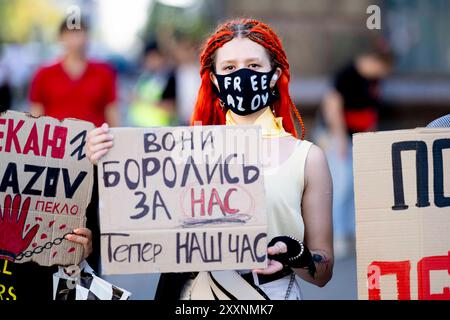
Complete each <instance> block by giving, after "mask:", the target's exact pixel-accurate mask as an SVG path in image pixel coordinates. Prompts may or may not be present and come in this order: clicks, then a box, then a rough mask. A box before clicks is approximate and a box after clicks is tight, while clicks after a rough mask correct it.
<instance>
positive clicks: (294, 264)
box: [268, 236, 316, 276]
mask: <svg viewBox="0 0 450 320" xmlns="http://www.w3.org/2000/svg"><path fill="white" fill-rule="evenodd" d="M278 241H281V242H284V243H285V244H286V246H287V252H286V253H281V254H274V255H270V254H269V255H268V258H269V259H272V260H276V261H278V262H281V263H282V264H283V265H285V266H288V267H291V268H308V270H309V273H310V274H311V275H312V276H313V275H314V273H315V272H316V266H315V264H314V260H313V258H312V254H311V251H309V249H308V247H307V246H306V245H305V244H304V243H303V242H302V241H300V240H298V239H295V238H293V237H291V236H280V237H275V238H273V239H272V240H271V241H270V242H269V244H268V246H269V247H271V246H273V245H275V243H277V242H278Z"/></svg>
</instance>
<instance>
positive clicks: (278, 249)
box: [253, 241, 287, 274]
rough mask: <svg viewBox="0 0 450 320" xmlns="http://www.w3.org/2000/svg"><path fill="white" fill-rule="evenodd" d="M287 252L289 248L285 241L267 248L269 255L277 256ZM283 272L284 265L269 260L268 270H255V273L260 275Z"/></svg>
mask: <svg viewBox="0 0 450 320" xmlns="http://www.w3.org/2000/svg"><path fill="white" fill-rule="evenodd" d="M286 252H287V246H286V244H285V243H284V242H283V241H278V242H276V243H275V244H274V245H273V246H272V247H269V248H267V253H268V255H276V254H281V253H286ZM281 270H283V264H282V263H281V262H279V261H276V260H272V259H268V265H267V268H264V269H254V270H253V272H255V273H258V274H273V273H277V272H278V271H281Z"/></svg>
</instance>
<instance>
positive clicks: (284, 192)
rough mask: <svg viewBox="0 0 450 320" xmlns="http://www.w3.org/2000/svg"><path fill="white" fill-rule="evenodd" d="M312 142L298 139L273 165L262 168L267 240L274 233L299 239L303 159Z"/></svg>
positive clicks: (301, 220)
mask: <svg viewBox="0 0 450 320" xmlns="http://www.w3.org/2000/svg"><path fill="white" fill-rule="evenodd" d="M311 146H312V143H311V142H309V141H306V140H299V141H298V142H297V145H296V146H295V148H294V151H293V152H292V154H291V155H290V156H289V157H288V158H287V159H286V160H285V161H284V162H282V163H281V164H280V165H279V166H278V167H277V168H270V169H265V170H264V185H265V191H266V205H267V224H268V234H267V241H268V242H269V241H270V240H272V238H274V237H276V236H287V235H290V236H293V237H295V238H297V239H299V240H301V241H303V236H304V229H305V226H304V224H303V217H302V209H301V203H302V195H303V189H304V185H305V183H304V182H305V177H304V176H305V175H304V173H305V163H306V157H307V156H308V152H309V150H310V148H311Z"/></svg>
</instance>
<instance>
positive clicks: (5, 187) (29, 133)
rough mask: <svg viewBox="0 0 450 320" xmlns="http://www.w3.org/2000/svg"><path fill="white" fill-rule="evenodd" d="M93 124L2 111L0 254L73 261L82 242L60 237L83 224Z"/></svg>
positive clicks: (90, 174) (58, 262)
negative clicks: (88, 140) (89, 134)
mask: <svg viewBox="0 0 450 320" xmlns="http://www.w3.org/2000/svg"><path fill="white" fill-rule="evenodd" d="M93 128H94V126H93V124H91V123H89V122H85V121H79V120H75V119H66V120H64V121H62V122H60V121H59V120H57V119H54V118H50V117H40V118H33V117H32V116H30V115H28V114H25V113H20V112H14V111H8V112H5V113H2V114H1V115H0V157H1V161H0V208H1V214H0V256H1V257H3V258H6V259H9V260H11V261H12V260H14V261H15V262H17V263H23V262H28V261H30V260H32V261H35V262H37V263H39V264H40V265H43V266H51V265H55V264H56V265H70V264H78V263H79V262H80V260H81V258H82V255H83V247H82V246H81V245H77V244H75V243H73V242H70V241H67V240H64V239H63V237H64V235H65V234H67V233H69V232H71V231H72V230H73V229H75V228H79V227H83V226H84V225H85V220H86V219H85V214H86V208H87V206H88V204H89V202H90V199H91V193H92V185H93V180H92V179H93V166H92V165H91V163H90V162H89V160H88V159H87V158H86V156H85V151H84V145H85V141H86V134H87V132H88V131H89V130H91V129H93Z"/></svg>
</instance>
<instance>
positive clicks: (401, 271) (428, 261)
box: [367, 251, 450, 300]
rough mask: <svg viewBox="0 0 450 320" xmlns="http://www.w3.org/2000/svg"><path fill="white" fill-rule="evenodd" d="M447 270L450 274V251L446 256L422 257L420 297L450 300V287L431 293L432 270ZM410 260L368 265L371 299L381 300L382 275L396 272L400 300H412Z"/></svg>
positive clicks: (419, 265)
mask: <svg viewBox="0 0 450 320" xmlns="http://www.w3.org/2000/svg"><path fill="white" fill-rule="evenodd" d="M432 270H447V271H448V274H449V276H450V251H449V252H448V255H446V256H431V257H425V258H422V259H421V260H420V261H419V262H418V263H417V281H418V299H419V300H450V288H449V287H444V288H443V289H442V292H441V293H434V294H432V293H431V284H430V271H432ZM410 271H411V263H410V261H408V260H407V261H383V262H381V261H374V262H372V263H371V264H370V265H369V267H368V273H367V280H368V294H369V300H381V294H380V293H381V287H380V277H381V276H383V275H388V274H395V275H396V279H397V297H398V300H411V289H410V288H411V283H410Z"/></svg>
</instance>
